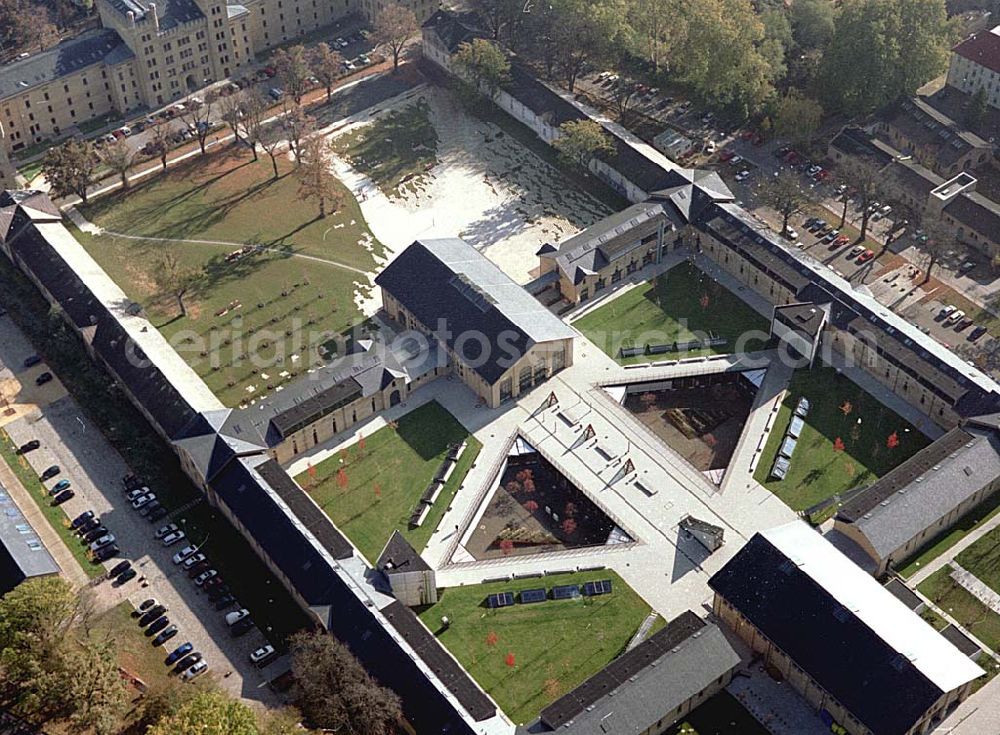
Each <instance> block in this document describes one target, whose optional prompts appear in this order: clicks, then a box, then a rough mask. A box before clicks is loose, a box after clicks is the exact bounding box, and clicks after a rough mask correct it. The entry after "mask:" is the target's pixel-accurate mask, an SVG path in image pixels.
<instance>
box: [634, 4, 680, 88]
mask: <svg viewBox="0 0 1000 735" xmlns="http://www.w3.org/2000/svg"><path fill="white" fill-rule="evenodd" d="M686 22H687V16H686V14H685V13H684V12H683V5H682V4H681V2H679V0H631V2H630V3H629V15H628V24H629V27H630V28H631V29H632V34H631V44H630V45H631V46H632V47H633V49H634V51H635V53H636V54H637V55H639V56H641V57H642V58H645V59H646V60H647V61H649V62H650V63H651V64H652V65H653V71H654V72H658V71H659V70H660V66H661V64H663V63H664V62H666V60H667V59H668V58H669V56H670V53H671V51H672V50H673V47H674V45H675V43H676V41H677V40H678V39H681V38H683V37H684V36H685V34H686V33H687V28H686Z"/></svg>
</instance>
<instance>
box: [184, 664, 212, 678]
mask: <svg viewBox="0 0 1000 735" xmlns="http://www.w3.org/2000/svg"><path fill="white" fill-rule="evenodd" d="M206 671H208V662H207V661H205V660H204V659H202V660H201V661H199V662H198V663H196V664H195V665H194V666H192V667H191V668H190V669H188V670H187V671H185V672H184V673H183V674H181V679H182V680H183V681H191V680H193V679H197V678H198V677H199V676H201V675H202V674H204V673H205V672H206Z"/></svg>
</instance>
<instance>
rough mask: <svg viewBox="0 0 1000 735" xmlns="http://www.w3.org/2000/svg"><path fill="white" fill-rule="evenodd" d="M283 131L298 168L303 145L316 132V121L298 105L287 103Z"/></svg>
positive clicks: (282, 123) (282, 125)
mask: <svg viewBox="0 0 1000 735" xmlns="http://www.w3.org/2000/svg"><path fill="white" fill-rule="evenodd" d="M281 130H282V132H283V133H284V134H285V138H286V139H287V140H288V147H289V149H291V151H292V155H293V156H294V157H295V165H296V166H298V165H299V164H300V163H301V162H302V143H303V142H304V141H305V140H306V139H307V138H309V137H310V136H311V135H313V134H314V133H315V132H316V119H315V118H314V117H312V116H311V115H308V114H306V111H305V110H303V109H302V108H301V107H299V106H298V105H288V104H287V103H286V104H285V110H284V114H282V116H281ZM275 175H277V174H275Z"/></svg>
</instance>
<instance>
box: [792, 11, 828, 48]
mask: <svg viewBox="0 0 1000 735" xmlns="http://www.w3.org/2000/svg"><path fill="white" fill-rule="evenodd" d="M834 11H835V6H834V4H833V3H831V2H830V0H795V2H794V3H792V7H791V10H790V11H789V12H790V20H791V22H792V37H793V38H794V39H795V42H796V43H797V44H798V45H799V47H800V48H802V49H804V50H814V49H822V48H824V47H826V45H827V44H828V43H829V42H830V39H831V38H833V28H834V22H833V18H834Z"/></svg>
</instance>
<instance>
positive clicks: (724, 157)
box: [719, 148, 736, 161]
mask: <svg viewBox="0 0 1000 735" xmlns="http://www.w3.org/2000/svg"><path fill="white" fill-rule="evenodd" d="M735 155H736V151H734V150H733V149H732V148H726V149H725V150H723V151H722V153H720V154H719V160H720V161H728V160H729V159H730V158H732V157H733V156H735Z"/></svg>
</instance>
